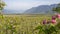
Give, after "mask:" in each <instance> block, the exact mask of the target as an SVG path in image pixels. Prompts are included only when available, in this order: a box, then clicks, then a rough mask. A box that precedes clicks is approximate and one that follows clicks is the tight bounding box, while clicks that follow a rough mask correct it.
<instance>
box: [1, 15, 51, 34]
mask: <svg viewBox="0 0 60 34" xmlns="http://www.w3.org/2000/svg"><path fill="white" fill-rule="evenodd" d="M43 19H47V20H50V19H51V15H3V18H2V16H0V34H38V31H35V32H34V31H33V30H34V29H35V27H37V26H38V25H40V24H42V20H43Z"/></svg>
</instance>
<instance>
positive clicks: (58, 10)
mask: <svg viewBox="0 0 60 34" xmlns="http://www.w3.org/2000/svg"><path fill="white" fill-rule="evenodd" d="M53 11H55V12H58V13H60V3H59V4H58V5H57V7H56V8H53Z"/></svg>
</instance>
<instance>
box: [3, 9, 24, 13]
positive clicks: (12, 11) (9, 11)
mask: <svg viewBox="0 0 60 34" xmlns="http://www.w3.org/2000/svg"><path fill="white" fill-rule="evenodd" d="M23 11H24V10H9V9H4V10H3V14H19V13H21V12H23Z"/></svg>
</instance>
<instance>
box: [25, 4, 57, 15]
mask: <svg viewBox="0 0 60 34" xmlns="http://www.w3.org/2000/svg"><path fill="white" fill-rule="evenodd" d="M56 6H57V4H52V5H40V6H37V7H32V8H30V9H28V10H26V11H25V12H24V13H25V14H47V13H49V14H53V13H55V12H53V11H52V9H53V8H55V7H56Z"/></svg>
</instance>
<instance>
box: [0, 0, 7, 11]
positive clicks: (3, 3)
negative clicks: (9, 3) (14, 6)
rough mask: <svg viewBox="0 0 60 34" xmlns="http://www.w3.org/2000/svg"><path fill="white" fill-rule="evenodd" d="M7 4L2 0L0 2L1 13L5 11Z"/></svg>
mask: <svg viewBox="0 0 60 34" xmlns="http://www.w3.org/2000/svg"><path fill="white" fill-rule="evenodd" d="M5 5H6V4H5V2H3V1H2V0H0V11H1V10H3V9H4V6H5Z"/></svg>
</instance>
